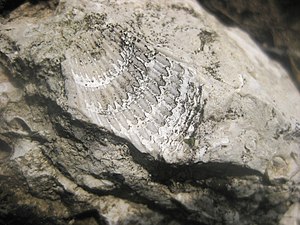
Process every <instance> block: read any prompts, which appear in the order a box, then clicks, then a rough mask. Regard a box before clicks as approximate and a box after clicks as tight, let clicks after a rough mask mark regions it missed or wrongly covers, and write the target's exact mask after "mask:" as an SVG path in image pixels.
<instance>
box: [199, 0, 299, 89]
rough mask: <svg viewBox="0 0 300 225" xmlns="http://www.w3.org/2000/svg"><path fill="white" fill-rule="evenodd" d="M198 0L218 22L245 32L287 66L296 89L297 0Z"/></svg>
mask: <svg viewBox="0 0 300 225" xmlns="http://www.w3.org/2000/svg"><path fill="white" fill-rule="evenodd" d="M198 1H199V2H200V3H201V4H203V6H205V7H206V8H207V9H209V10H210V11H212V12H214V13H215V14H216V15H217V16H218V17H220V18H221V21H226V23H229V24H235V25H238V26H239V27H240V28H242V29H244V30H246V31H247V32H249V33H250V34H251V35H252V36H253V37H254V38H255V39H256V40H257V41H258V43H260V46H261V47H262V48H263V49H264V50H265V51H266V52H268V53H269V54H270V55H272V56H274V57H275V58H277V59H279V60H280V61H281V62H283V64H285V65H287V67H288V68H289V69H291V74H292V78H293V80H294V81H295V83H296V85H297V86H298V89H299V90H300V41H299V36H300V15H299V10H300V2H299V1H296V0H284V1H282V0H278V1H277V0H276V1H267V2H265V1H259V0H254V1H240V0H231V1H224V0H198Z"/></svg>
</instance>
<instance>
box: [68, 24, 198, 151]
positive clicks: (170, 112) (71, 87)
mask: <svg viewBox="0 0 300 225" xmlns="http://www.w3.org/2000/svg"><path fill="white" fill-rule="evenodd" d="M63 65H64V73H65V75H66V76H67V77H68V81H67V83H68V87H66V90H67V95H68V99H69V102H71V103H70V104H71V105H73V106H74V107H76V108H78V109H79V110H81V112H82V113H83V114H84V115H85V116H87V117H88V118H89V119H90V121H91V122H93V123H95V124H97V125H99V126H101V127H104V128H106V129H107V130H109V131H112V132H114V133H115V134H116V135H118V136H120V137H123V138H125V139H127V140H129V141H130V142H131V143H132V144H133V145H134V146H135V147H136V148H137V149H139V150H140V151H142V152H148V153H151V155H154V156H162V155H163V152H165V151H167V152H177V153H179V152H181V153H183V152H185V151H186V150H188V149H189V148H191V143H190V142H189V141H188V140H191V139H192V136H193V133H194V132H195V129H196V126H197V125H198V124H199V121H200V116H201V115H200V114H201V113H200V111H201V107H200V105H201V103H200V100H201V91H202V89H201V84H200V83H199V81H198V80H197V79H196V74H195V73H194V72H193V71H192V70H191V69H190V68H188V67H187V66H185V65H184V63H182V62H178V60H175V59H174V57H172V56H171V55H170V54H167V53H164V52H162V51H161V50H157V48H155V47H154V46H153V44H151V43H148V42H146V41H144V40H142V39H141V38H138V35H134V34H133V33H132V32H129V31H126V30H124V29H121V28H120V27H109V28H106V29H104V30H102V31H100V30H98V31H88V32H84V33H82V34H80V35H79V37H78V39H77V40H76V41H75V44H74V45H73V47H70V49H69V50H68V51H67V52H66V61H65V62H64V64H63Z"/></svg>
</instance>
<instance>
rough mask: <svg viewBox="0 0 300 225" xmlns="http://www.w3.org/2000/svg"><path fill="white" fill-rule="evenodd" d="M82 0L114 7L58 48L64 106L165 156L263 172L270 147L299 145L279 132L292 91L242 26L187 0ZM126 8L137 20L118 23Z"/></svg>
mask: <svg viewBox="0 0 300 225" xmlns="http://www.w3.org/2000/svg"><path fill="white" fill-rule="evenodd" d="M83 2H84V7H86V8H87V9H86V10H87V11H90V12H91V13H93V12H97V13H101V12H103V13H104V12H105V13H106V14H108V15H115V16H114V17H108V23H107V24H106V25H103V27H101V28H99V30H93V31H85V32H84V35H83V36H84V38H85V40H88V41H87V43H92V44H90V45H91V46H94V47H91V46H89V45H87V44H85V45H83V44H81V43H79V42H78V40H80V38H78V39H74V42H77V45H74V46H71V47H70V49H69V50H68V51H67V52H66V61H65V62H64V63H63V71H64V75H65V76H66V79H67V80H66V91H67V93H68V98H69V106H70V112H71V113H73V114H74V115H77V116H80V117H81V118H85V119H87V120H89V121H90V122H92V123H95V124H97V125H99V126H101V127H104V128H106V129H107V130H109V131H111V132H113V133H115V134H116V135H118V136H120V137H123V138H125V139H127V140H128V141H130V142H131V143H132V144H133V145H134V146H135V147H136V148H137V149H138V150H140V151H142V152H145V153H149V154H151V155H152V156H154V157H156V158H163V159H164V160H165V161H166V162H169V163H186V162H230V163H236V164H240V165H245V166H247V167H250V168H252V169H255V170H258V171H260V172H262V173H264V172H265V169H266V168H267V167H268V165H269V162H270V161H271V159H272V158H273V157H275V156H276V155H278V154H281V153H282V152H283V151H284V152H285V153H286V155H289V154H292V153H293V152H295V151H298V150H299V142H297V141H289V140H287V139H286V137H288V136H289V134H290V133H293V132H298V131H295V130H296V127H297V123H299V122H297V121H299V120H300V118H299V117H300V96H299V93H298V92H297V90H296V88H295V87H294V86H293V84H292V82H291V81H290V79H289V78H288V75H287V73H286V71H285V70H284V69H283V68H282V67H281V66H280V65H279V64H278V63H276V62H274V61H272V60H271V59H269V58H268V57H267V56H266V55H265V54H264V53H263V52H262V51H261V50H260V49H259V47H257V46H256V44H255V43H254V42H253V41H252V40H251V39H250V38H249V37H248V35H246V34H245V33H243V32H241V31H239V30H237V29H231V28H226V27H224V26H223V25H222V24H220V23H219V22H218V21H217V20H216V19H214V18H213V17H212V16H211V15H209V14H207V13H206V12H205V11H204V10H203V9H202V8H201V6H199V5H198V4H197V2H196V1H192V0H190V1H185V2H184V3H180V1H179V2H178V1H172V2H169V1H165V2H162V1H152V2H151V4H154V5H155V4H158V5H159V7H160V8H161V10H163V12H164V15H161V14H158V13H157V11H155V10H153V8H152V9H151V7H150V8H149V9H147V7H146V5H145V4H146V3H144V2H142V1H122V7H118V5H117V4H121V3H120V2H119V1H116V2H114V1H112V2H111V4H106V3H105V4H104V3H101V2H87V1H83ZM125 2H126V3H127V4H123V3H125ZM175 3H176V5H177V6H180V7H177V8H176V7H175V8H174V7H173V5H172V4H175ZM66 7H67V6H66ZM187 9H189V10H194V11H193V13H190V12H192V11H189V13H187V11H186V10H187ZM135 13H142V14H143V17H141V18H140V22H139V25H137V24H134V23H133V25H132V26H128V24H130V23H129V22H128V21H132V15H135ZM79 17H80V15H79ZM117 24H118V25H117ZM132 27H133V28H132ZM78 35H79V36H80V35H82V34H81V33H79V34H78ZM76 40H77V41H76ZM95 40H97V45H96V44H93V42H95ZM77 46H80V47H77ZM95 46H97V47H95ZM100 52H101V53H100ZM95 53H96V54H95ZM80 113H81V114H80ZM268 168H271V167H270V166H269V167H268ZM270 174H273V173H272V172H270Z"/></svg>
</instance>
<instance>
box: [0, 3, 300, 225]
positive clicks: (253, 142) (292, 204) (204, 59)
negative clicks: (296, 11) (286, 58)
mask: <svg viewBox="0 0 300 225" xmlns="http://www.w3.org/2000/svg"><path fill="white" fill-rule="evenodd" d="M115 30H117V32H115ZM137 40H138V41H137ZM107 42H108V44H107ZM139 43H143V44H142V45H139ZM143 46H144V47H143ZM145 46H146V47H145ZM141 58H143V59H144V60H140V59H141ZM0 60H1V61H0V62H1V71H0V85H1V86H0V87H1V89H0V103H1V104H0V113H1V121H0V160H1V161H0V178H1V179H0V200H1V201H0V223H1V224H8V223H10V224H18V223H20V221H22V222H23V223H27V224H170V225H171V224H172V225H175V224H278V223H281V224H284V225H285V224H291V223H292V222H293V223H296V221H297V216H296V215H297V213H298V212H299V194H300V191H299V182H300V176H299V174H300V173H299V171H300V166H299V165H300V155H299V147H300V141H299V136H300V128H299V126H300V125H299V120H300V118H299V117H300V114H299V112H300V96H299V93H298V92H297V90H296V88H295V87H294V86H293V84H292V82H291V81H290V79H289V77H288V75H287V73H286V72H285V71H284V70H283V69H282V68H281V67H280V65H278V64H277V63H275V62H273V61H272V60H270V59H269V58H268V57H267V56H265V55H264V54H263V53H262V52H261V51H260V50H259V48H258V47H257V46H256V45H255V44H254V43H253V41H251V39H250V38H249V37H248V36H247V35H246V34H244V33H242V32H240V31H238V30H236V29H230V28H226V27H224V26H223V25H221V24H220V23H219V22H218V21H216V20H215V19H214V17H212V16H211V15H209V14H208V13H206V12H205V11H204V10H203V9H202V8H201V7H200V6H199V5H198V4H197V3H196V2H194V1H187V2H185V3H181V2H180V1H172V2H169V1H166V2H162V1H145V2H144V1H143V2H142V1H129V0H128V1H122V2H120V1H111V2H109V3H108V2H107V1H82V0H81V1H79V0H78V1H77V0H68V1H60V2H59V4H58V6H57V7H54V6H53V4H50V5H49V4H44V3H43V4H42V3H40V4H34V5H32V4H30V3H26V4H23V5H21V6H20V7H19V8H17V9H16V10H14V11H12V12H11V13H10V14H9V15H8V16H6V17H4V18H1V28H0ZM122 65H123V66H122ZM157 65H160V67H158V68H159V69H160V70H161V71H160V72H159V73H155V74H154V72H153V71H156V69H155V68H157ZM132 67H133V68H132ZM141 68H142V69H141ZM114 69H115V74H113V73H112V72H111V71H114ZM94 70H95V71H94ZM116 71H120V72H116ZM139 71H140V73H141V78H138V77H137V76H139V74H138V72H139ZM165 71H167V72H165ZM177 72H178V73H177ZM107 77H108V78H109V77H112V80H116V79H117V78H118V79H121V78H122V77H126V79H125V81H124V82H120V81H119V80H118V82H116V83H117V84H119V85H120V84H124V86H122V85H120V87H118V88H116V86H114V87H113V88H111V87H107V86H105V87H102V86H103V83H105V82H106V81H107V80H109V79H108V78H107ZM148 77H151V79H152V78H153V80H151V81H150V82H149V81H147V79H148ZM158 78H161V79H162V80H163V81H168V82H169V80H168V79H174V82H173V83H172V82H169V83H166V84H160V83H159V82H161V80H159V79H158ZM133 79H137V83H133V81H132V80H133ZM145 80H146V81H145ZM184 81H186V83H189V82H190V84H191V85H190V86H188V85H186V86H184V85H183V86H180V85H179V84H178V85H179V86H180V88H181V89H178V86H176V85H177V82H179V83H180V82H181V83H184ZM95 84H96V86H93V85H95ZM109 84H110V83H109ZM117 84H115V85H117ZM151 84H153V85H154V87H156V88H158V90H159V91H160V93H157V94H156V95H153V93H152V95H151V96H153V97H154V98H155V99H154V100H153V102H151V101H150V102H149V101H148V100H147V101H146V103H147V104H146V106H144V107H142V103H140V101H139V103H137V102H135V103H136V104H137V106H135V107H133V106H132V105H131V104H128V106H126V107H123V108H122V110H124V108H125V109H126V110H127V109H128V111H129V112H131V115H128V114H126V115H125V114H124V118H123V120H121V119H120V118H119V117H110V114H109V113H112V112H114V111H113V110H115V109H114V108H113V104H114V102H117V101H120V102H121V104H123V103H124V102H125V101H124V99H126V98H128V95H134V93H135V94H136V93H137V92H141V93H142V94H141V95H137V94H136V96H137V99H139V100H140V99H142V100H143V99H149V98H150V97H149V96H150V94H147V93H146V91H145V90H148V89H147V88H149V87H150V86H151ZM133 87H135V88H133ZM151 87H152V86H151ZM126 88H133V89H134V90H135V91H136V92H133V93H131V92H130V90H128V91H127V89H126ZM124 89H125V90H126V91H124ZM141 90H142V91H141ZM143 90H144V92H143ZM156 90H157V89H156ZM166 90H173V92H171V91H170V93H168V92H166ZM178 90H179V92H180V93H181V95H179V97H178V96H177V95H176V93H177V91H178ZM123 92H124V93H125V94H124V93H123ZM122 94H123V95H122ZM168 94H170V97H171V100H170V101H171V102H172V103H171V104H169V103H168V101H169V99H167V97H166V96H167V95H168ZM194 96H197V97H196V98H194ZM74 97H75V98H74ZM172 97H173V98H172ZM184 97H186V98H184ZM181 98H182V99H181ZM178 99H179V100H178ZM161 102H162V103H161ZM165 102H166V103H168V104H169V106H172V107H173V108H172V111H171V110H169V111H171V112H172V113H173V114H171V115H169V114H168V113H169V112H168V111H161V110H160V107H161V104H165ZM174 102H175V104H174ZM98 103H99V104H98ZM92 104H94V105H93V107H92V110H89V109H91V105H92ZM143 104H144V105H145V103H143ZM193 104H195V106H194V105H193ZM178 105H179V106H180V107H181V108H184V112H187V113H186V114H185V113H183V114H181V115H178V113H174V112H176V110H174V109H176V107H177V106H178ZM97 106H98V107H97ZM104 106H107V107H106V108H104V109H103V108H101V107H104ZM149 106H150V108H151V110H148V112H147V113H145V111H146V108H147V107H148V108H149ZM169 106H168V107H169ZM115 107H116V108H117V106H115ZM136 107H138V110H133V109H137V108H136ZM117 109H118V108H117ZM103 110H104V111H105V113H106V114H104V113H103ZM159 110H160V111H159ZM122 112H123V111H122ZM140 112H143V113H144V117H145V118H146V119H143V117H142V116H141V117H138V116H139V115H140ZM158 112H160V115H161V116H162V118H160V120H157V121H159V122H157V121H154V120H155V118H157V115H158ZM194 112H196V113H195V114H193V113H194ZM114 113H115V112H114ZM190 115H197V116H193V117H190ZM102 117H104V118H106V119H107V122H106V123H104V122H103V119H102ZM99 118H100V119H99ZM186 118H192V119H191V120H189V119H187V120H186V121H189V125H186V124H184V123H181V122H180V123H178V124H179V125H178V127H177V129H178V130H179V131H178V132H177V131H175V130H174V131H172V129H173V127H172V124H173V123H172V121H177V120H178V121H181V120H182V119H183V120H185V119H186ZM113 119H116V121H113ZM134 119H135V120H136V121H137V124H140V123H141V121H144V120H147V119H148V120H150V121H151V120H153V124H154V125H155V126H157V131H155V130H154V131H153V130H150V128H149V127H143V126H141V125H139V126H136V127H135V124H134V123H133V122H132V121H133V120H134ZM125 122H127V123H129V125H131V126H132V127H129V128H128V129H125V125H123V123H125ZM117 126H121V129H120V130H118V129H116V127H117ZM186 126H187V127H188V129H186ZM142 128H143V129H144V132H146V133H148V134H150V135H149V136H150V142H151V141H152V144H154V143H155V144H157V145H158V147H157V148H156V147H154V146H152V145H151V143H150V144H149V143H146V142H144V139H145V138H146V137H144V136H143V135H145V133H142ZM164 130H168V132H167V133H164V132H163V131H164ZM169 130H171V132H170V131H169ZM135 132H136V133H135ZM132 134H135V136H132ZM183 134H184V135H183ZM136 136H137V137H136ZM160 137H162V138H166V139H170V140H175V141H174V142H175V143H180V145H183V146H184V147H183V148H182V149H181V151H177V149H174V148H173V147H172V145H168V143H169V142H168V141H162V140H161V139H159V138H160ZM139 141H140V142H141V143H142V144H141V145H140V144H139Z"/></svg>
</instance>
